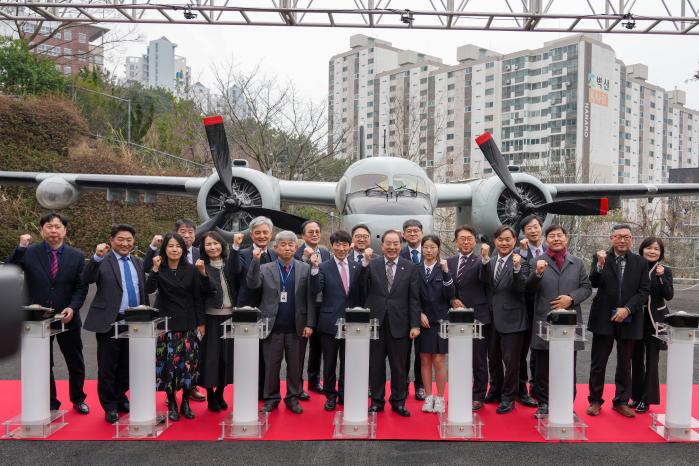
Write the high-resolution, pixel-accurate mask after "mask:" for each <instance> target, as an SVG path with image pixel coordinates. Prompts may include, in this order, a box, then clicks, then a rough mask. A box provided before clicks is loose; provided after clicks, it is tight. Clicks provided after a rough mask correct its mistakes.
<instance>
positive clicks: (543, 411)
mask: <svg viewBox="0 0 699 466" xmlns="http://www.w3.org/2000/svg"><path fill="white" fill-rule="evenodd" d="M548 413H549V405H548V404H546V403H539V409H537V410H536V413H534V417H535V418H537V419H543V418H544V416H546V415H547V414H548Z"/></svg>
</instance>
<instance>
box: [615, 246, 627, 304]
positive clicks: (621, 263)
mask: <svg viewBox="0 0 699 466" xmlns="http://www.w3.org/2000/svg"><path fill="white" fill-rule="evenodd" d="M616 266H617V268H618V269H619V286H618V291H619V292H618V294H617V301H618V302H617V304H618V305H622V301H621V285H622V283H623V281H624V269H625V268H626V257H624V256H617V258H616Z"/></svg>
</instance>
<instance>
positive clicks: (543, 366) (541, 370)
mask: <svg viewBox="0 0 699 466" xmlns="http://www.w3.org/2000/svg"><path fill="white" fill-rule="evenodd" d="M532 356H535V357H536V372H535V373H534V384H533V385H532V396H533V397H535V398H536V399H537V401H539V403H546V404H548V402H549V350H547V349H545V350H535V349H532ZM577 369H578V352H577V351H573V399H575V395H576V394H577V387H576V386H575V379H576V372H577Z"/></svg>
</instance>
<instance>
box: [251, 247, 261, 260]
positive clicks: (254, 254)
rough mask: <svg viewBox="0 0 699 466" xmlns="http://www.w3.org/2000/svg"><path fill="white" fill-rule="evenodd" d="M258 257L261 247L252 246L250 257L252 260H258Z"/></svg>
mask: <svg viewBox="0 0 699 466" xmlns="http://www.w3.org/2000/svg"><path fill="white" fill-rule="evenodd" d="M260 257H262V249H260V248H253V250H252V258H253V260H256V261H259V260H260Z"/></svg>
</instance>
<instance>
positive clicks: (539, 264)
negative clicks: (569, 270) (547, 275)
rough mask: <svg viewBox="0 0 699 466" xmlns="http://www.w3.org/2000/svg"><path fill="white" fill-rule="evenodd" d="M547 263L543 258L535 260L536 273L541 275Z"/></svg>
mask: <svg viewBox="0 0 699 466" xmlns="http://www.w3.org/2000/svg"><path fill="white" fill-rule="evenodd" d="M548 266H549V263H548V262H546V261H545V260H543V259H540V260H538V261H536V274H537V275H541V274H542V273H544V271H545V270H546V269H547V268H548Z"/></svg>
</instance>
